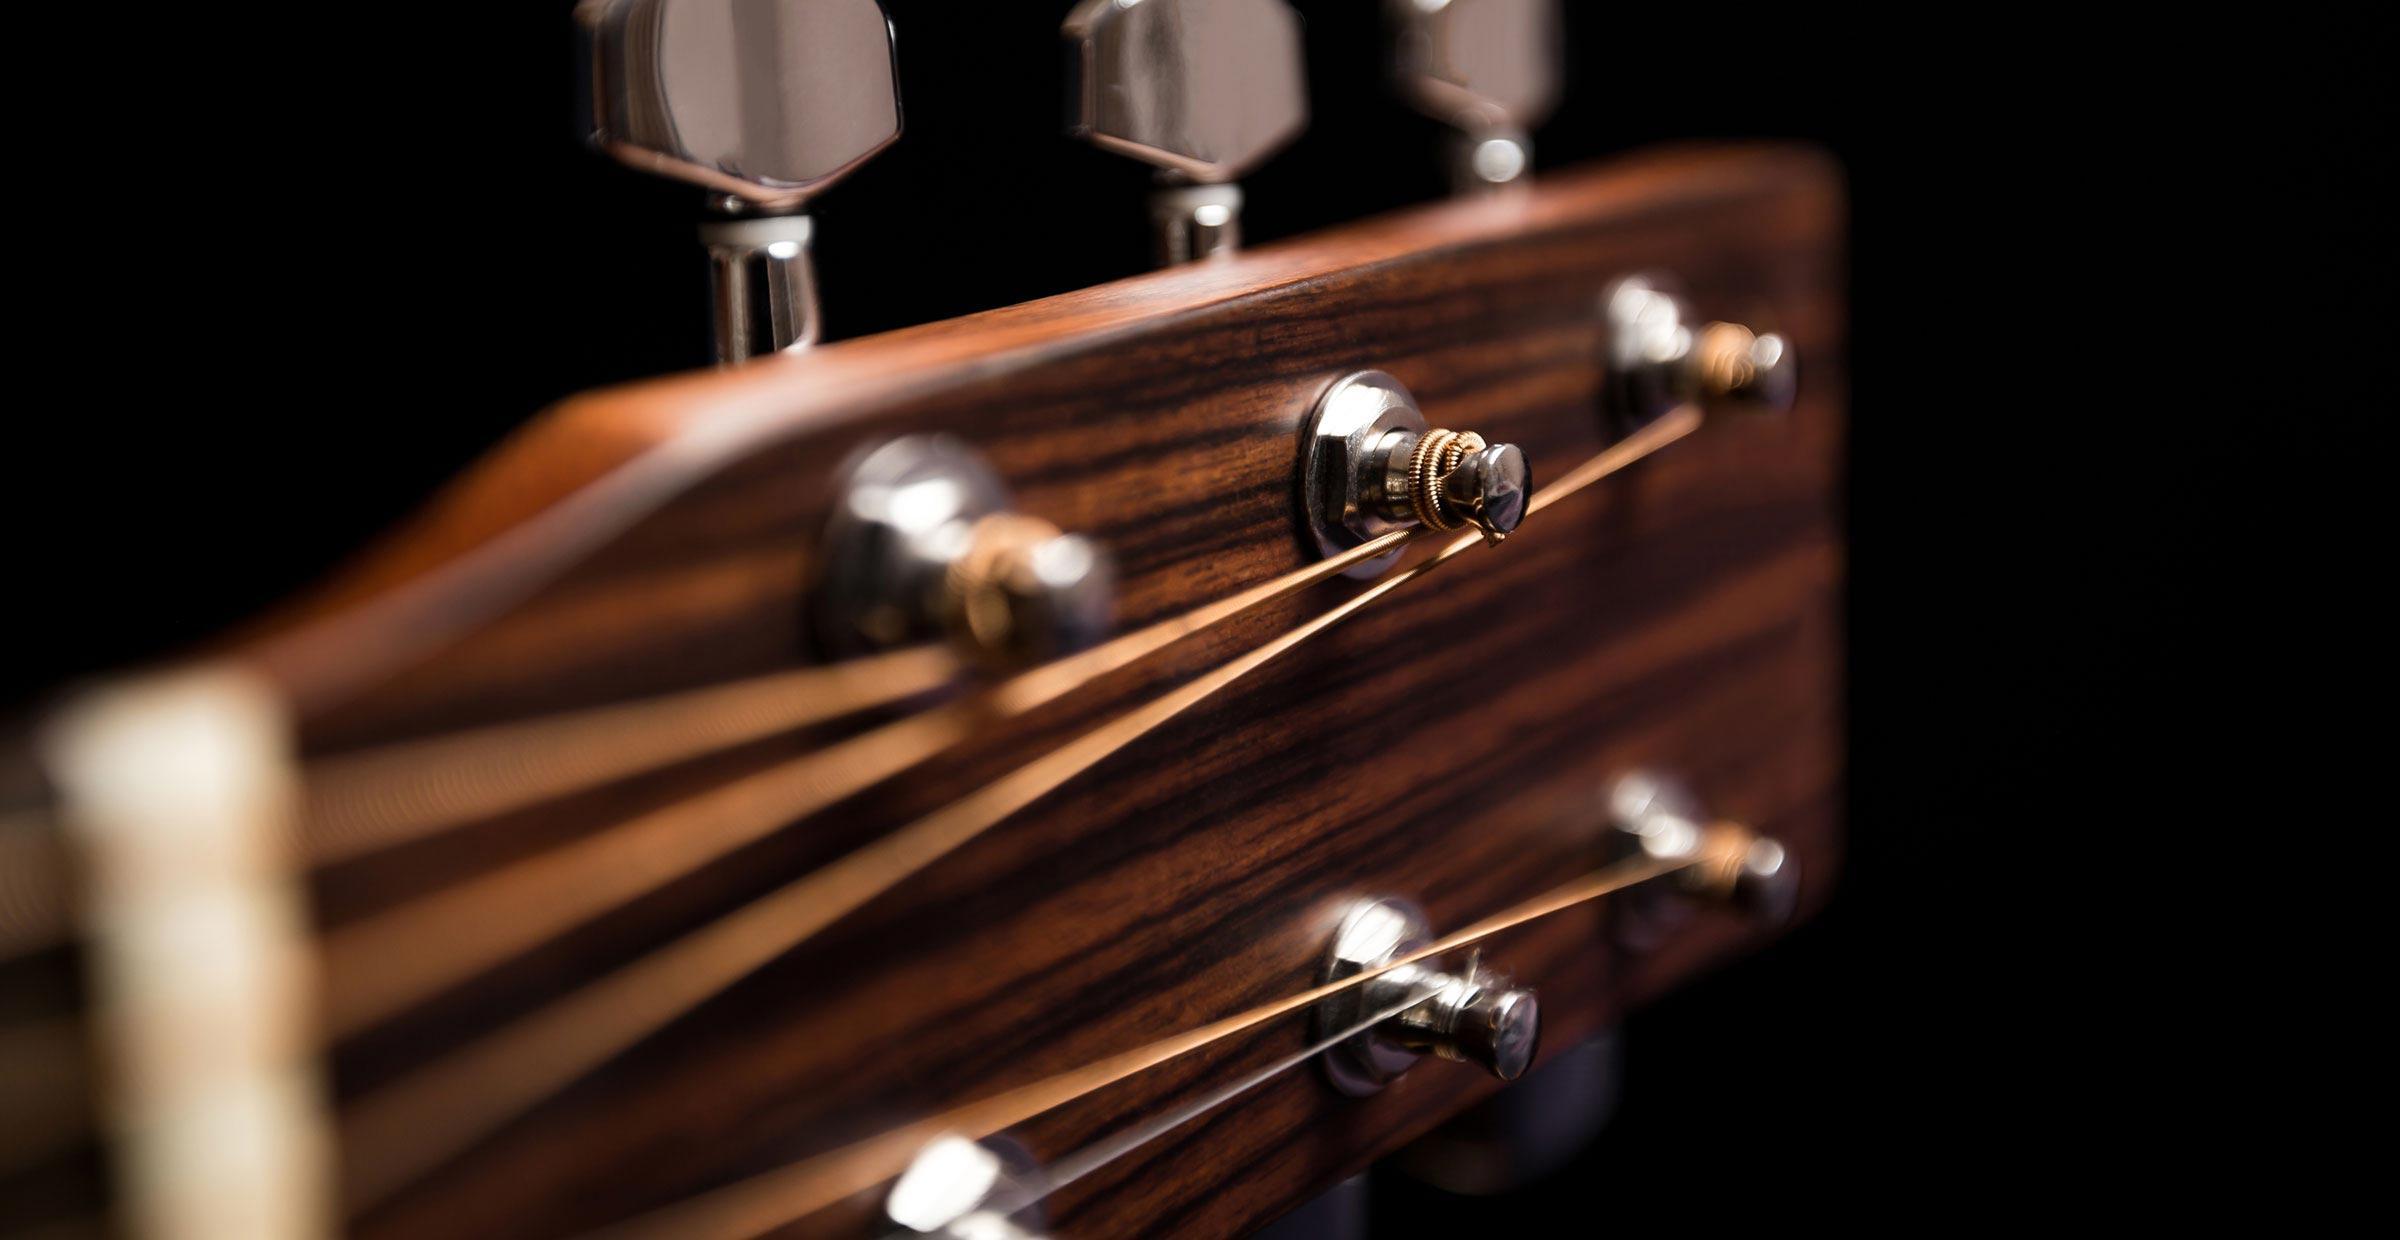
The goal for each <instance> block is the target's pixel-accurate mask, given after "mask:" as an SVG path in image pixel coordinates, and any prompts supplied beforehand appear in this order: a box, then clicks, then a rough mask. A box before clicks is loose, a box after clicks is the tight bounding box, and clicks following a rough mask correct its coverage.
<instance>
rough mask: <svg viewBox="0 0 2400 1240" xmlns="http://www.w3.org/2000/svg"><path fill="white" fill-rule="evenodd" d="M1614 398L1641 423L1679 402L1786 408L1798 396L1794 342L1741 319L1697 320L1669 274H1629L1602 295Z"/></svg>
mask: <svg viewBox="0 0 2400 1240" xmlns="http://www.w3.org/2000/svg"><path fill="white" fill-rule="evenodd" d="M1600 312H1601V316H1602V320H1603V326H1604V328H1605V330H1606V332H1607V341H1608V343H1607V350H1608V358H1607V360H1608V375H1609V390H1608V402H1609V404H1610V406H1611V410H1612V412H1614V413H1615V414H1616V415H1617V416H1618V417H1619V418H1620V419H1622V420H1623V421H1624V422H1625V423H1626V424H1628V425H1630V426H1639V425H1641V424H1643V423H1645V422H1648V421H1650V420H1652V419H1654V418H1656V417H1658V416H1659V415H1660V414H1663V413H1665V412H1666V411H1668V410H1669V409H1672V408H1674V407H1675V406H1677V405H1682V404H1687V403H1691V402H1695V401H1696V402H1698V403H1699V404H1701V405H1702V406H1703V407H1705V408H1707V409H1708V410H1709V411H1710V412H1712V413H1717V412H1741V413H1782V412H1784V411H1786V410H1788V409H1790V408H1791V407H1792V402H1793V400H1794V399H1795V398H1796V397H1797V396H1798V394H1799V382H1800V359H1799V355H1798V354H1797V353H1796V352H1795V351H1794V350H1793V348H1792V345H1791V342H1790V341H1788V340H1786V339H1785V338H1784V337H1782V336H1780V335H1776V334H1774V333H1771V332H1757V331H1753V330H1752V329H1750V328H1748V327H1745V326H1743V325H1742V324H1739V323H1706V324H1697V323H1696V322H1695V319H1694V317H1693V314H1692V309H1691V306H1690V304H1689V303H1687V302H1686V301H1685V300H1684V299H1683V298H1682V297H1681V296H1679V295H1678V294H1676V293H1675V291H1674V290H1673V286H1672V285H1671V284H1670V283H1669V282H1668V281H1667V280H1666V279H1665V278H1664V277H1662V276H1656V275H1641V276H1628V277H1626V278H1625V279H1622V280H1619V281H1617V282H1616V283H1615V284H1613V285H1610V286H1609V288H1608V291H1607V292H1605V293H1603V294H1601V298H1600Z"/></svg>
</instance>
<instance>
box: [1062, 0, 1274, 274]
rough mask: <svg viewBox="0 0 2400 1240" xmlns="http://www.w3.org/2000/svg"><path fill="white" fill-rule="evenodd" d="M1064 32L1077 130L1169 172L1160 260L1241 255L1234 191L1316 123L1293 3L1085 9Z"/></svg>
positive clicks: (1141, 3)
mask: <svg viewBox="0 0 2400 1240" xmlns="http://www.w3.org/2000/svg"><path fill="white" fill-rule="evenodd" d="M1061 33H1062V34H1063V35H1064V36H1065V38H1066V40H1067V44H1068V47H1069V49H1070V52H1071V54H1072V58H1073V72H1074V76H1075V89H1074V92H1073V95H1072V97H1071V104H1070V107H1071V111H1072V115H1071V116H1070V118H1069V125H1070V128H1071V131H1072V132H1073V133H1074V134H1075V136H1077V137H1080V138H1083V139H1085V140H1087V141H1089V142H1091V143H1093V144H1094V145H1096V146H1099V147H1101V148H1102V149H1104V150H1110V151H1116V152H1118V153H1119V154H1124V155H1130V156H1132V157H1133V158H1135V159H1139V160H1142V161H1143V162H1145V163H1149V164H1152V165H1154V166H1156V167H1157V168H1158V169H1159V172H1160V180H1161V181H1162V182H1163V184H1162V186H1161V188H1160V189H1159V191H1158V193H1157V195H1156V196H1155V197H1154V198H1153V200H1152V203H1151V213H1152V216H1153V218H1154V222H1155V223H1156V225H1157V227H1158V240H1159V246H1158V253H1159V261H1160V262H1162V263H1178V262H1185V261H1189V260H1191V259H1195V258H1206V257H1209V256H1210V255H1213V254H1224V253H1230V252H1232V251H1233V250H1234V249H1236V248H1238V247H1239V245H1240V244H1241V211H1242V196H1241V190H1240V188H1239V187H1238V186H1236V185H1234V184H1233V181H1234V180H1235V179H1236V178H1238V177H1240V176H1241V175H1242V174H1244V173H1246V172H1248V171H1249V170H1250V169H1251V168H1253V167H1256V166H1257V165H1258V164H1260V163H1262V162H1264V161H1265V160H1266V158H1267V157H1268V156H1270V155H1272V154H1274V153H1275V152H1276V151H1279V150H1281V149H1283V147H1284V145H1285V144H1287V143H1289V142H1290V141H1291V140H1292V139H1293V138H1294V137H1296V136H1298V134H1299V133H1300V131H1301V130H1302V129H1304V128H1306V127H1307V125H1308V79H1307V68H1306V64H1305V62H1304V59H1303V56H1302V49H1301V45H1300V15H1299V14H1298V13H1295V12H1293V11H1292V8H1291V6H1290V5H1289V4H1286V3H1285V2H1284V0H1084V2H1083V3H1081V4H1078V5H1076V6H1075V8H1074V10H1073V11H1072V12H1070V13H1069V14H1068V15H1067V20H1066V23H1065V25H1064V26H1062V27H1061Z"/></svg>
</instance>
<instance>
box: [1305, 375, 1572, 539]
mask: <svg viewBox="0 0 2400 1240" xmlns="http://www.w3.org/2000/svg"><path fill="white" fill-rule="evenodd" d="M1303 435H1304V436H1305V440H1304V444H1303V448H1302V452H1301V487H1300V489H1301V497H1300V502H1301V505H1302V511H1303V512H1305V513H1306V514H1307V518H1308V526H1309V532H1310V535H1311V537H1312V538H1314V540H1315V542H1316V546H1317V550H1318V551H1319V552H1321V553H1322V554H1325V555H1333V554H1336V553H1338V552H1342V551H1347V550H1349V549H1350V548H1352V547H1355V546H1357V545H1359V544H1360V543H1363V542H1366V541H1367V540H1369V539H1372V538H1376V537H1378V536H1380V535H1383V534H1386V533H1389V532H1391V531H1392V530H1396V529H1405V528H1407V527H1409V526H1412V525H1430V526H1432V527H1434V528H1436V529H1458V528H1461V527H1463V526H1466V525H1473V526H1475V527H1476V528H1477V529H1480V530H1482V531H1483V535H1484V537H1485V538H1486V539H1487V540H1489V541H1492V542H1500V541H1502V540H1504V539H1506V538H1507V537H1508V535H1509V534H1510V533H1512V532H1513V531H1515V529H1516V528H1517V524H1518V523H1519V522H1520V521H1523V520H1524V519H1525V505H1526V503H1527V501H1528V500H1529V499H1530V498H1531V497H1532V494H1533V474H1532V469H1531V467H1530V466H1528V465H1527V464H1526V461H1525V454H1524V453H1523V452H1522V451H1520V450H1519V449H1518V448H1517V446H1516V445H1514V444H1486V443H1485V442H1484V441H1483V438H1482V437H1481V436H1479V435H1475V434H1473V433H1471V432H1469V433H1461V432H1457V431H1449V430H1437V429H1434V428H1433V427H1430V426H1428V425H1427V424H1426V421H1425V415H1424V414H1423V413H1421V412H1420V411H1419V410H1418V409H1417V402H1416V398H1415V397H1413V396H1411V395H1409V391H1408V388H1407V387H1406V386H1405V385H1404V384H1402V383H1401V382H1400V381H1399V380H1398V379H1395V378H1393V377H1392V376H1390V375H1388V374H1385V373H1384V372H1382V371H1380V370H1362V371H1358V372H1356V373H1354V374H1349V375H1345V376H1343V377H1342V378H1340V379H1338V380H1336V381H1335V382H1334V384H1333V386H1332V387H1330V388H1327V389H1326V391H1325V395H1324V396H1322V397H1320V398H1318V400H1317V408H1316V412H1315V414H1314V415H1313V416H1311V417H1310V419H1309V422H1308V426H1307V428H1306V430H1305V431H1303ZM1399 557H1400V553H1399V552H1397V551H1395V552H1393V553H1392V554H1390V555H1387V556H1378V557H1376V558H1375V559H1372V560H1369V561H1366V562H1365V563H1363V564H1360V565H1358V566H1357V567H1355V568H1353V569H1351V570H1350V575H1351V576H1353V577H1373V576H1375V575H1377V574H1379V573H1381V572H1383V571H1384V570H1385V569H1388V568H1390V567H1391V566H1392V564H1393V562H1394V561H1396V560H1398V559H1399Z"/></svg>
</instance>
